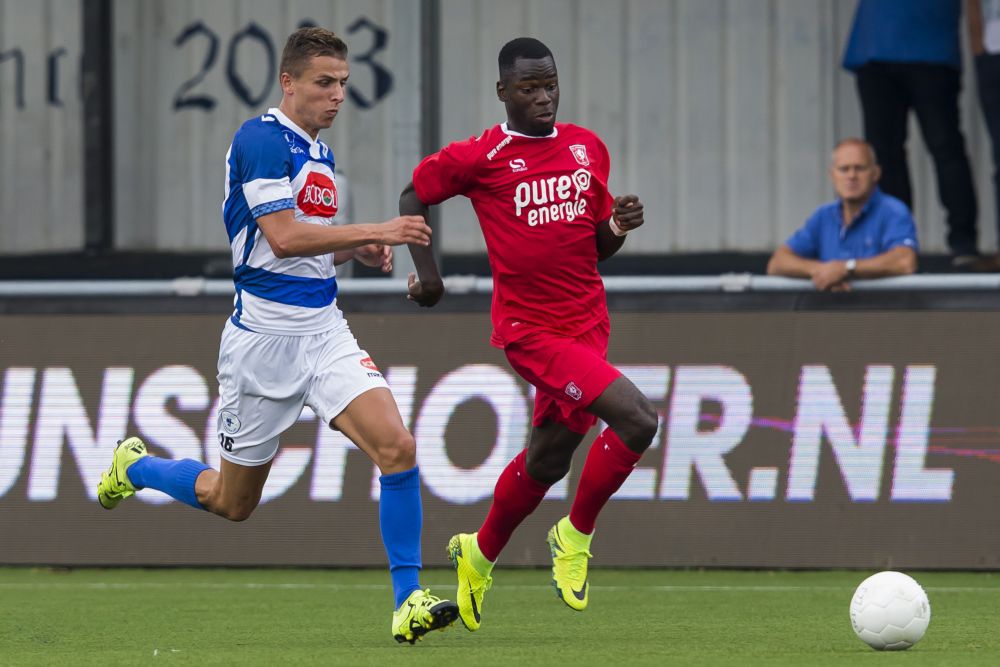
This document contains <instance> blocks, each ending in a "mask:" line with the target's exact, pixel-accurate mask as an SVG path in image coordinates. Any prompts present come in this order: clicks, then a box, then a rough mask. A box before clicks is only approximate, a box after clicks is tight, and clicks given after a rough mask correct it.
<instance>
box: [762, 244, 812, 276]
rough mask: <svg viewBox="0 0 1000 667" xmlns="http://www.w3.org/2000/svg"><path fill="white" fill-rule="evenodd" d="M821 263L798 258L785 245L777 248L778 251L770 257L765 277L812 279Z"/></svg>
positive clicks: (806, 258)
mask: <svg viewBox="0 0 1000 667" xmlns="http://www.w3.org/2000/svg"><path fill="white" fill-rule="evenodd" d="M822 264H823V262H821V261H819V260H818V259H809V258H808V257H800V256H799V255H797V254H795V252H794V251H793V250H792V249H791V248H789V247H788V246H787V245H785V244H781V245H780V246H778V249H777V250H775V251H774V254H773V255H771V259H770V261H768V263H767V275H769V276H785V277H787V278H812V275H813V273H814V272H815V271H816V269H818V268H819V267H820V266H821V265H822Z"/></svg>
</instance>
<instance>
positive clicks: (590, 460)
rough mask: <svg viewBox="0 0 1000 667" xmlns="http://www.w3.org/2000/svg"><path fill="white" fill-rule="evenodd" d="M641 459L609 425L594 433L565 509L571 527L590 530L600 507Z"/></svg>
mask: <svg viewBox="0 0 1000 667" xmlns="http://www.w3.org/2000/svg"><path fill="white" fill-rule="evenodd" d="M640 458H642V454H636V453H635V452H633V451H632V450H631V449H629V448H628V447H627V446H626V445H625V443H624V442H622V441H621V438H619V437H618V436H617V435H615V432H614V431H612V430H611V429H610V428H606V429H604V431H603V432H602V433H601V434H600V435H599V436H597V439H596V440H594V444H593V445H591V446H590V453H588V454H587V461H586V463H584V464H583V472H582V473H581V474H580V483H579V484H578V485H577V487H576V497H575V498H574V499H573V506H572V507H571V508H570V510H569V520H570V523H572V524H573V527H574V528H576V529H577V530H579V531H580V532H581V533H585V534H587V535H589V534H591V533H593V532H594V523H595V522H596V521H597V515H598V514H599V513H600V511H601V508H603V507H604V505H605V504H606V503H607V502H608V499H609V498H611V496H612V495H614V493H615V491H617V490H618V489H620V488H621V485H622V484H624V483H625V480H626V479H627V478H628V476H629V475H631V474H632V470H633V469H634V468H635V464H636V463H638V462H639V459H640Z"/></svg>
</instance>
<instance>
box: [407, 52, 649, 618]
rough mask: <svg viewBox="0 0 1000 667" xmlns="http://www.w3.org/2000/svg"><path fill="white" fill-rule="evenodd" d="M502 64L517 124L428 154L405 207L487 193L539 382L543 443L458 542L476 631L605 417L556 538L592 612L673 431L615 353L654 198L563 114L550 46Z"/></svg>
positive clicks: (505, 323) (510, 349) (520, 366)
mask: <svg viewBox="0 0 1000 667" xmlns="http://www.w3.org/2000/svg"><path fill="white" fill-rule="evenodd" d="M498 60H499V66H500V81H498V82H497V96H498V97H499V98H500V101H502V102H503V103H504V105H505V107H506V111H507V122H506V123H503V124H502V125H496V126H494V127H492V128H490V129H488V130H486V131H485V132H483V134H482V135H481V136H479V137H473V138H471V139H469V140H467V141H460V142H456V143H453V144H451V145H449V146H446V147H445V148H443V149H441V150H440V151H439V152H437V153H435V154H433V155H431V156H429V157H427V158H425V159H424V160H423V161H422V162H421V163H420V165H419V166H418V167H417V168H416V169H415V170H414V172H413V181H412V183H410V184H409V185H407V187H406V188H405V189H404V191H403V193H402V195H401V196H400V203H399V208H400V212H401V213H403V214H408V215H424V216H426V215H427V207H428V206H430V205H434V204H438V203H440V202H442V201H444V200H446V199H449V198H451V197H454V196H456V195H464V196H466V197H468V198H469V199H470V200H472V205H473V208H474V209H475V211H476V215H477V217H478V218H479V223H480V226H481V227H482V230H483V235H484V237H485V239H486V248H487V251H488V253H489V261H490V267H491V268H492V271H493V288H494V289H493V307H492V322H493V335H492V337H491V342H492V343H493V344H494V345H496V346H498V347H500V348H502V349H503V350H504V352H505V354H506V356H507V359H508V361H509V362H510V364H511V366H512V367H513V368H514V370H516V371H517V372H518V374H520V375H521V377H523V378H524V379H526V380H527V381H528V382H530V383H531V384H532V385H534V386H535V387H536V390H537V391H536V398H535V410H534V417H533V419H532V425H533V429H532V432H531V437H530V440H529V442H528V447H527V449H526V450H524V451H522V452H521V453H520V454H518V455H517V456H516V457H515V458H514V460H513V461H511V462H510V464H509V465H508V466H507V467H506V469H505V470H504V471H503V473H501V475H500V478H499V480H497V485H496V491H495V494H494V497H493V505H492V507H491V508H490V511H489V514H488V515H487V517H486V520H485V521H484V522H483V525H482V527H481V528H480V529H479V531H478V532H476V533H471V534H465V533H461V534H459V535H455V536H454V537H452V538H451V541H450V542H449V544H448V552H449V556H450V558H451V560H452V563H453V564H454V565H455V569H456V570H457V572H458V604H459V613H460V615H461V618H462V620H463V622H464V623H465V625H466V627H467V628H468V629H469V630H477V629H479V626H480V623H481V614H482V605H483V595H484V594H485V593H486V591H487V590H488V589H489V587H490V585H491V584H492V581H493V579H492V576H491V572H492V569H493V564H494V563H495V561H496V559H497V557H498V556H499V555H500V551H501V550H502V549H503V547H504V546H505V545H506V544H507V542H508V540H509V539H510V536H511V534H512V533H513V532H514V529H515V528H516V527H517V526H518V525H519V524H520V523H521V521H523V520H524V519H525V517H527V516H528V515H529V514H531V512H533V511H534V510H535V508H536V507H537V506H538V504H539V503H540V502H541V500H542V498H543V497H544V495H545V492H546V491H547V490H548V489H549V487H550V486H552V485H553V484H555V483H556V482H557V481H559V480H560V479H562V478H563V477H565V476H566V474H567V473H568V472H569V468H570V461H571V459H572V456H573V452H574V450H575V449H576V448H577V447H578V446H579V445H580V443H581V442H582V441H583V437H584V435H585V434H586V433H587V431H589V430H590V428H591V427H592V426H593V425H594V424H595V423H596V421H597V419H598V418H600V419H602V420H604V421H605V422H606V423H607V424H608V428H607V429H605V430H604V431H603V432H602V433H601V434H600V435H599V436H598V437H597V440H595V441H594V443H593V444H592V445H591V447H590V452H589V454H588V455H587V460H586V463H585V464H584V466H583V472H582V473H581V476H580V481H579V484H578V486H577V489H576V495H575V497H574V499H573V504H572V506H571V508H570V513H569V516H567V517H564V518H563V519H561V520H560V521H559V522H558V523H557V524H556V525H555V526H553V527H552V529H551V530H550V531H549V534H548V544H549V548H550V550H551V552H552V559H553V566H552V572H553V585H554V586H555V587H556V591H557V593H558V595H559V597H560V598H561V599H562V600H563V601H564V602H565V603H566V604H567V605H569V606H570V607H571V608H573V609H576V610H583V609H584V608H585V607H586V606H587V601H588V597H589V596H588V592H589V588H588V584H587V561H588V559H589V558H590V557H591V554H590V541H591V538H592V536H593V532H594V524H595V521H596V519H597V514H598V513H599V512H600V510H601V508H602V507H603V506H604V505H605V503H606V502H607V501H608V499H609V498H610V497H611V495H612V494H613V493H614V492H615V491H617V490H618V488H619V487H621V485H622V483H623V482H624V481H625V479H626V478H627V477H628V476H629V474H630V473H631V472H632V469H633V467H634V466H635V464H636V462H638V460H639V457H640V456H641V455H642V453H643V452H644V451H645V450H646V448H647V447H649V445H650V443H651V442H652V439H653V436H654V435H655V433H656V428H657V414H656V410H655V408H654V407H653V405H652V404H651V403H650V401H649V400H648V399H647V398H646V397H645V396H644V395H643V394H642V392H640V391H639V389H638V388H637V387H636V386H635V385H634V384H632V382H630V381H629V380H628V379H627V378H626V377H624V376H623V375H622V374H621V373H620V372H619V371H618V370H616V369H615V368H614V367H613V366H612V365H611V364H609V363H608V361H607V349H608V335H609V332H610V322H609V318H608V309H607V303H606V299H605V294H604V284H603V283H602V281H601V276H600V274H599V273H598V271H597V263H598V262H599V261H601V260H603V259H606V258H608V257H610V256H611V255H613V254H614V253H615V252H617V251H618V249H619V248H621V247H622V244H623V243H624V241H625V236H626V235H627V234H628V233H629V232H630V231H632V230H634V229H635V228H637V227H639V226H640V225H642V223H643V213H642V204H641V203H640V202H639V199H638V197H636V196H635V195H626V196H623V197H617V198H615V197H612V195H611V194H610V193H609V192H608V188H607V183H608V173H609V169H610V159H609V156H608V150H607V148H606V147H605V145H604V143H603V142H602V141H601V140H600V139H599V138H598V137H597V135H595V134H594V133H593V132H591V131H590V130H587V129H585V128H582V127H578V126H576V125H571V124H569V123H556V111H557V109H558V106H559V79H558V76H557V72H556V66H555V61H554V59H553V57H552V53H551V52H550V51H549V49H548V48H547V47H546V46H545V45H544V44H543V43H541V42H540V41H538V40H536V39H530V38H524V37H522V38H518V39H515V40H513V41H511V42H509V43H507V44H506V45H505V46H504V47H503V49H501V51H500V55H499V59H498ZM410 251H411V253H412V254H413V259H414V264H415V266H416V269H417V275H418V276H419V279H418V277H417V276H414V275H411V276H410V286H409V298H410V299H412V300H413V301H415V302H416V303H418V304H419V305H421V306H433V305H434V304H436V303H437V302H438V300H440V298H441V297H442V295H443V294H444V287H443V283H442V281H441V277H440V274H439V272H438V268H437V265H436V263H435V261H434V258H433V254H432V253H431V251H430V249H429V248H420V247H417V246H413V245H411V246H410Z"/></svg>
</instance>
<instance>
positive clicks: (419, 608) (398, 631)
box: [392, 590, 458, 644]
mask: <svg viewBox="0 0 1000 667" xmlns="http://www.w3.org/2000/svg"><path fill="white" fill-rule="evenodd" d="M457 618H458V605H457V604H455V603H454V602H452V601H451V600H442V599H441V598H439V597H435V596H433V595H431V592H430V591H429V590H426V591H422V590H415V591H413V592H412V593H410V597H408V598H406V600H405V601H404V602H403V604H401V605H399V609H397V610H396V611H395V612H393V614H392V636H393V638H394V639H395V640H396V641H397V642H399V643H403V642H410V643H411V644H413V643H416V641H417V640H418V639H421V638H422V637H423V636H424V635H425V634H427V633H428V632H430V631H431V630H444V629H445V628H447V627H448V626H450V625H451V624H452V623H454V622H455V619H457Z"/></svg>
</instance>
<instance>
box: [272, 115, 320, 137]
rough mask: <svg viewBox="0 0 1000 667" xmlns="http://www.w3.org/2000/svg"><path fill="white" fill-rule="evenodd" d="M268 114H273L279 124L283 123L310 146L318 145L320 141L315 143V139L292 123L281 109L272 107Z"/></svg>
mask: <svg viewBox="0 0 1000 667" xmlns="http://www.w3.org/2000/svg"><path fill="white" fill-rule="evenodd" d="M267 112H268V113H269V114H271V115H272V116H274V117H275V118H277V119H278V122H279V123H281V124H282V125H284V126H285V127H287V128H288V129H289V130H291V131H292V132H294V133H295V134H297V135H299V136H300V137H302V138H303V139H305V141H306V143H308V144H309V145H310V146H312V145H313V144H318V143H319V139H316V141H313V138H312V137H310V136H309V133H308V132H306V131H305V130H303V129H302V128H301V127H299V126H298V125H296V124H295V123H294V122H292V119H291V118H289V117H288V116H286V115H285V114H284V113H282V112H281V109H279V108H278V107H271V108H270V109H268V110H267Z"/></svg>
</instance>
